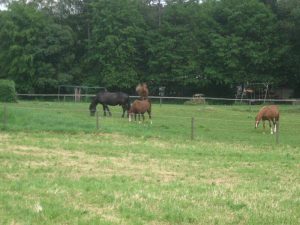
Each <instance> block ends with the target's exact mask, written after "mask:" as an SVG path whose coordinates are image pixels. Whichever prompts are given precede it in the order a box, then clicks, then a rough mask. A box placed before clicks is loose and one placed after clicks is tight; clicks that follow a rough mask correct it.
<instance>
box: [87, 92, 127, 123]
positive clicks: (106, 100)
mask: <svg viewBox="0 0 300 225" xmlns="http://www.w3.org/2000/svg"><path fill="white" fill-rule="evenodd" d="M98 103H100V104H102V106H103V111H104V116H106V110H107V111H108V113H109V116H111V112H110V111H109V108H108V105H112V106H115V105H121V106H122V108H123V114H122V117H124V114H125V111H127V115H128V110H129V108H130V101H129V95H128V94H125V93H123V92H108V91H102V92H99V93H98V94H97V95H96V97H95V98H94V99H93V100H92V102H91V104H90V108H89V109H90V114H91V116H94V115H95V112H96V107H97V104H98Z"/></svg>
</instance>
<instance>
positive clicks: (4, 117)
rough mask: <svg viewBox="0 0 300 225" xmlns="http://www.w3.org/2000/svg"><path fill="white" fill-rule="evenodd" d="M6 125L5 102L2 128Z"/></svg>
mask: <svg viewBox="0 0 300 225" xmlns="http://www.w3.org/2000/svg"><path fill="white" fill-rule="evenodd" d="M6 125H7V115H6V104H4V107H3V129H6Z"/></svg>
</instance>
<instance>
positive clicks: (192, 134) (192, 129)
mask: <svg viewBox="0 0 300 225" xmlns="http://www.w3.org/2000/svg"><path fill="white" fill-rule="evenodd" d="M194 123H195V120H194V117H192V123H191V140H194V128H195V126H194V125H195V124H194Z"/></svg>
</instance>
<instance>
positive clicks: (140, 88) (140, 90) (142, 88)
mask: <svg viewBox="0 0 300 225" xmlns="http://www.w3.org/2000/svg"><path fill="white" fill-rule="evenodd" d="M135 91H136V92H137V94H138V95H139V96H140V97H141V98H140V99H141V100H143V99H147V98H148V95H149V90H148V87H147V84H146V83H142V84H138V85H137V86H136V88H135Z"/></svg>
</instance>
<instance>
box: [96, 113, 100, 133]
mask: <svg viewBox="0 0 300 225" xmlns="http://www.w3.org/2000/svg"><path fill="white" fill-rule="evenodd" d="M96 127H97V130H99V113H98V111H96Z"/></svg>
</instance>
